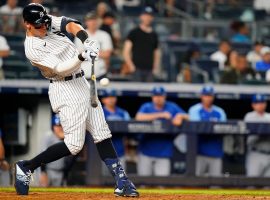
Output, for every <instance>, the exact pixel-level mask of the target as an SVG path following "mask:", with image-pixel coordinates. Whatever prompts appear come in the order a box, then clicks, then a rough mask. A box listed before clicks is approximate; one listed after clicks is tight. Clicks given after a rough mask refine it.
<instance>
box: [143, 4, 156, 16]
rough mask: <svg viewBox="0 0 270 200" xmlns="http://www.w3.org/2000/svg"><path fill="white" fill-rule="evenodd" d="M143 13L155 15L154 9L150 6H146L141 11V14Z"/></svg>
mask: <svg viewBox="0 0 270 200" xmlns="http://www.w3.org/2000/svg"><path fill="white" fill-rule="evenodd" d="M143 14H148V15H154V10H153V8H151V7H150V6H147V7H144V8H143V9H142V12H141V15H143Z"/></svg>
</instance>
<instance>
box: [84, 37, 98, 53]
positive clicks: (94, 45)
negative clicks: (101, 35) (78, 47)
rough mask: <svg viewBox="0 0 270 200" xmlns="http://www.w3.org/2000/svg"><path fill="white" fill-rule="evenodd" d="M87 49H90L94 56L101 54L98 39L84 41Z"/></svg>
mask: <svg viewBox="0 0 270 200" xmlns="http://www.w3.org/2000/svg"><path fill="white" fill-rule="evenodd" d="M83 45H84V48H85V50H87V51H90V54H91V56H92V57H95V58H97V57H98V55H99V49H100V46H99V43H98V41H96V40H91V39H89V38H88V39H86V40H85V41H84V43H83Z"/></svg>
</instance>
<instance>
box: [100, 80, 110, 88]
mask: <svg viewBox="0 0 270 200" xmlns="http://www.w3.org/2000/svg"><path fill="white" fill-rule="evenodd" d="M99 83H100V85H102V86H108V85H109V83H110V80H109V79H108V78H102V79H101V80H100V81H99Z"/></svg>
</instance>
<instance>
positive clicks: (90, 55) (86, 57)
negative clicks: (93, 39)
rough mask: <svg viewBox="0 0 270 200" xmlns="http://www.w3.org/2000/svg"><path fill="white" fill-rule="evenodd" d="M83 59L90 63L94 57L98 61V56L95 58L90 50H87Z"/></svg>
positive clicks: (83, 53) (83, 54)
mask: <svg viewBox="0 0 270 200" xmlns="http://www.w3.org/2000/svg"><path fill="white" fill-rule="evenodd" d="M82 57H83V58H84V60H87V61H90V62H91V60H92V57H95V60H98V56H95V54H93V53H92V52H91V51H90V50H85V51H84V52H82Z"/></svg>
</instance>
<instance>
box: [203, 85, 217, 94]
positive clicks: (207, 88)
mask: <svg viewBox="0 0 270 200" xmlns="http://www.w3.org/2000/svg"><path fill="white" fill-rule="evenodd" d="M214 94H215V91H214V88H213V87H212V86H209V85H208V86H204V87H203V88H202V90H201V95H208V96H214Z"/></svg>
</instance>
